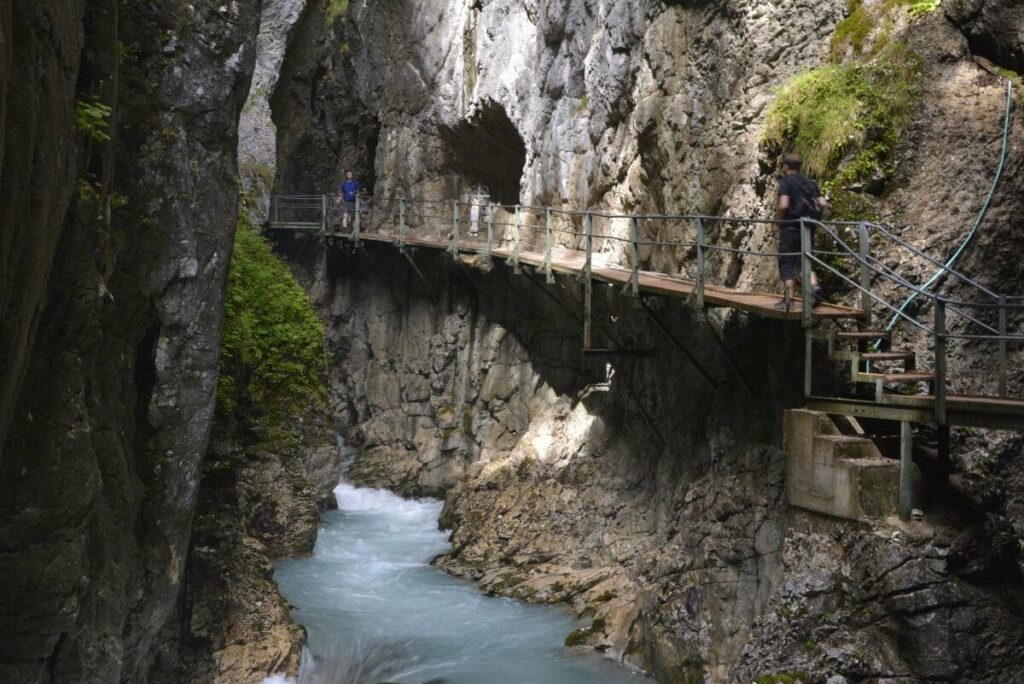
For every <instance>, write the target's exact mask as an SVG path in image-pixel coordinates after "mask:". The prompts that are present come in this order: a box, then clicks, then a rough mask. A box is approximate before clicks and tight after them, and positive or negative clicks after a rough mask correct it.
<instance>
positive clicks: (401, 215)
mask: <svg viewBox="0 0 1024 684" xmlns="http://www.w3.org/2000/svg"><path fill="white" fill-rule="evenodd" d="M398 249H405V198H404V197H401V198H399V200H398Z"/></svg>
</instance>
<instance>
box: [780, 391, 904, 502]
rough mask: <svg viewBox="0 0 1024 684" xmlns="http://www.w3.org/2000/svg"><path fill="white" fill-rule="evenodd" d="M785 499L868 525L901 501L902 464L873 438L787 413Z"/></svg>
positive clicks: (814, 416) (823, 419) (823, 418)
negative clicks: (841, 431)
mask: <svg viewBox="0 0 1024 684" xmlns="http://www.w3.org/2000/svg"><path fill="white" fill-rule="evenodd" d="M783 446H784V448H785V451H786V497H787V501H788V502H789V504H790V505H791V506H798V507H800V508H806V509H808V510H812V511H817V512H819V513H825V514H828V515H834V516H836V517H839V518H846V519H849V520H863V519H866V518H877V517H883V516H886V515H889V514H891V513H894V512H895V511H896V506H897V503H898V500H899V464H898V463H897V462H896V461H891V460H889V459H887V458H884V457H883V456H882V455H881V454H880V453H879V452H878V450H877V449H876V448H875V445H874V443H873V442H872V441H871V440H870V439H865V438H861V437H849V436H846V435H841V434H839V431H838V430H837V429H836V427H835V425H833V424H832V421H831V420H830V419H829V418H828V416H827V415H825V414H823V413H819V412H817V411H807V410H805V409H793V410H789V411H786V415H785V422H784V436H783Z"/></svg>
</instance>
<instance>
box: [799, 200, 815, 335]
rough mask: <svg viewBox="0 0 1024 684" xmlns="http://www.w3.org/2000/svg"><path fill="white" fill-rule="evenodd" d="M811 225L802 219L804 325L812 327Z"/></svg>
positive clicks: (801, 284) (801, 253)
mask: <svg viewBox="0 0 1024 684" xmlns="http://www.w3.org/2000/svg"><path fill="white" fill-rule="evenodd" d="M811 249H812V246H811V226H810V225H809V224H808V223H807V221H806V220H805V219H800V273H801V277H800V299H801V304H802V306H801V309H802V310H803V315H802V319H803V326H804V327H805V328H810V327H811V325H812V323H813V317H812V314H811V307H812V306H813V305H814V302H813V301H812V299H813V298H814V291H813V290H812V289H811Z"/></svg>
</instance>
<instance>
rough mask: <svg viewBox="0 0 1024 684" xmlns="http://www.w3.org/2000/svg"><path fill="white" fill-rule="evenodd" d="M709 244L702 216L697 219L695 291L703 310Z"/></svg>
mask: <svg viewBox="0 0 1024 684" xmlns="http://www.w3.org/2000/svg"><path fill="white" fill-rule="evenodd" d="M706 242H707V236H706V235H705V234H704V218H703V217H701V216H698V217H697V282H696V283H694V286H695V290H696V292H697V306H698V307H700V308H701V309H703V308H704V277H705V273H704V271H705V270H706V268H707V264H706V261H705V260H706V259H707V255H706V254H705V251H704V246H705V244H706Z"/></svg>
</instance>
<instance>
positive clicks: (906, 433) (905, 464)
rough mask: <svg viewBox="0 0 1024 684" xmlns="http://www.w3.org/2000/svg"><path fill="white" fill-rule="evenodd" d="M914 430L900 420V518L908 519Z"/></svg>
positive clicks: (910, 504)
mask: <svg viewBox="0 0 1024 684" xmlns="http://www.w3.org/2000/svg"><path fill="white" fill-rule="evenodd" d="M913 453H914V431H913V428H912V427H911V425H910V423H909V422H908V421H906V420H904V421H901V422H900V504H899V512H900V518H901V519H902V520H910V512H911V511H912V510H913V501H912V496H913V494H912V487H911V485H912V483H911V477H910V475H911V471H912V470H913V459H912V456H913Z"/></svg>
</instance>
